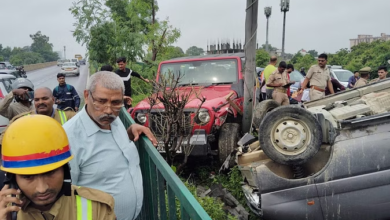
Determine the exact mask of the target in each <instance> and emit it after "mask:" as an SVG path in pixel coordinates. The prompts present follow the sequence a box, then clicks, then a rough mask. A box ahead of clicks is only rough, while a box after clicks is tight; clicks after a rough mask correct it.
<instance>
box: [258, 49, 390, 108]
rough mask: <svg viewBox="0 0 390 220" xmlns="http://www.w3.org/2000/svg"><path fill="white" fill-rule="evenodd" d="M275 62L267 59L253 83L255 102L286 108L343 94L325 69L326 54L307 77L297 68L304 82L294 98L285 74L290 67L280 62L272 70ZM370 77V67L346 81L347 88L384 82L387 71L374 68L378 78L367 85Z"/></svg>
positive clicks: (381, 67)
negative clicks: (290, 105)
mask: <svg viewBox="0 0 390 220" xmlns="http://www.w3.org/2000/svg"><path fill="white" fill-rule="evenodd" d="M277 62H278V60H277V57H275V56H273V57H271V58H270V62H269V64H268V65H267V66H266V67H265V69H264V70H263V72H262V73H261V76H260V77H259V78H258V79H257V84H256V85H257V90H258V91H259V93H260V94H259V95H258V99H259V101H262V100H266V99H273V100H275V101H276V102H277V103H279V104H280V105H289V104H290V103H294V104H295V103H296V102H297V101H302V102H303V101H313V100H318V99H322V98H324V97H325V96H326V95H330V94H334V93H336V92H339V91H343V90H346V88H345V87H344V86H343V85H342V84H341V83H340V82H339V81H338V80H337V79H335V78H333V77H332V75H331V74H330V69H329V67H327V62H328V56H327V55H326V54H320V55H319V56H318V59H317V62H318V64H317V65H313V66H311V67H310V69H309V70H308V71H307V73H305V69H304V68H301V71H300V73H301V74H302V76H304V78H303V80H302V81H301V82H300V88H299V89H298V91H297V93H296V94H291V92H290V86H291V85H292V84H294V83H295V82H294V81H290V77H289V74H290V73H291V72H292V71H294V66H293V65H292V64H288V65H287V64H286V62H284V61H281V62H280V63H279V64H278V67H276V65H277ZM370 73H371V68H370V67H364V68H362V69H360V70H359V71H355V72H354V75H353V76H351V77H350V79H349V81H348V88H349V89H352V88H357V87H360V86H363V85H366V84H368V83H374V82H378V81H380V80H383V79H386V77H387V68H386V67H385V66H380V67H379V68H378V76H379V77H378V78H375V79H372V80H371V81H369V78H370ZM292 97H293V98H292ZM297 97H298V98H297ZM294 99H295V100H294Z"/></svg>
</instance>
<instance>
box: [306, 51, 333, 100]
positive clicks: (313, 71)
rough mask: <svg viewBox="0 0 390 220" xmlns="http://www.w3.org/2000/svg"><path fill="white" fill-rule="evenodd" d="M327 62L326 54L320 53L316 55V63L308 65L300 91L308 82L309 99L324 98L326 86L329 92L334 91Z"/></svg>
mask: <svg viewBox="0 0 390 220" xmlns="http://www.w3.org/2000/svg"><path fill="white" fill-rule="evenodd" d="M327 62H328V55H326V54H320V55H319V56H318V65H313V66H312V67H310V69H309V71H308V72H307V74H306V78H305V80H304V81H303V83H302V86H301V90H300V92H303V90H305V88H306V86H307V84H308V83H309V82H310V92H309V96H310V101H313V100H317V99H321V98H324V97H325V89H326V87H328V89H329V92H330V93H331V94H333V93H334V90H333V85H332V82H331V78H330V72H329V68H328V67H326V63H327Z"/></svg>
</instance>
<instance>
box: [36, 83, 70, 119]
mask: <svg viewBox="0 0 390 220" xmlns="http://www.w3.org/2000/svg"><path fill="white" fill-rule="evenodd" d="M34 105H35V110H36V113H37V114H40V115H46V116H49V117H52V118H54V119H55V120H56V121H58V122H59V123H60V124H61V125H63V124H65V122H67V121H68V120H69V119H71V118H72V117H73V116H75V115H76V112H74V111H64V110H61V109H58V108H57V109H54V107H53V105H54V96H53V93H52V92H51V90H50V89H49V88H47V87H43V88H39V89H36V90H35V92H34Z"/></svg>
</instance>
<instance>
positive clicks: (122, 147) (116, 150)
mask: <svg viewBox="0 0 390 220" xmlns="http://www.w3.org/2000/svg"><path fill="white" fill-rule="evenodd" d="M124 92H125V87H124V84H123V80H122V79H121V77H120V76H118V75H116V74H112V72H108V71H102V72H97V73H95V74H93V75H92V76H91V78H90V79H89V81H88V84H87V87H86V90H85V91H84V99H85V107H84V108H83V109H82V110H81V111H80V112H79V113H78V114H77V115H76V116H75V117H73V118H72V120H70V121H68V122H67V123H66V124H64V126H63V127H64V129H65V131H66V133H67V135H68V138H69V142H70V146H71V151H72V153H73V154H74V156H75V158H74V160H72V161H70V167H71V175H72V181H73V183H74V184H76V185H81V186H86V187H90V188H94V189H99V190H101V191H103V192H107V193H109V194H110V195H112V196H113V197H114V199H115V213H116V216H117V219H118V220H131V219H135V218H136V217H137V216H138V214H139V213H140V211H141V207H142V202H143V187H142V174H141V169H140V166H139V163H140V159H139V155H138V151H137V148H136V146H135V144H134V143H133V141H137V140H138V138H139V134H141V133H144V134H145V135H146V136H147V137H148V138H149V139H150V140H151V141H152V143H153V144H154V145H157V141H156V138H155V137H154V136H153V135H152V133H151V131H150V129H149V128H146V127H144V126H141V125H131V126H130V128H129V129H128V130H127V132H126V129H125V127H124V125H123V123H122V122H121V120H120V119H119V117H118V115H119V112H120V111H121V108H122V107H123V106H124V101H128V100H126V98H125V97H124ZM129 137H130V140H132V141H130V140H129Z"/></svg>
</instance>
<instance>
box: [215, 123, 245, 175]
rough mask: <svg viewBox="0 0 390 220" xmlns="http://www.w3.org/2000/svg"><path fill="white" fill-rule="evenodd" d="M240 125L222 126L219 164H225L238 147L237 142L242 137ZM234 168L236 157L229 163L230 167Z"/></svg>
mask: <svg viewBox="0 0 390 220" xmlns="http://www.w3.org/2000/svg"><path fill="white" fill-rule="evenodd" d="M239 134H240V124H237V123H225V124H223V125H222V127H221V130H220V133H219V138H218V156H219V163H220V164H223V163H224V162H225V160H226V158H227V157H228V156H229V155H230V154H231V153H232V152H233V151H234V149H235V148H236V147H237V142H238V140H239V137H240V135H239ZM233 166H234V157H232V158H231V159H230V161H229V167H233Z"/></svg>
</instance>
